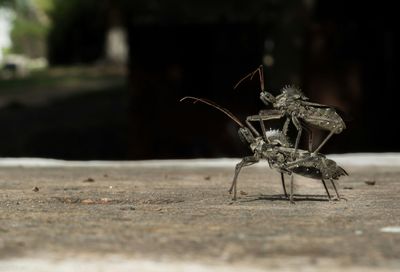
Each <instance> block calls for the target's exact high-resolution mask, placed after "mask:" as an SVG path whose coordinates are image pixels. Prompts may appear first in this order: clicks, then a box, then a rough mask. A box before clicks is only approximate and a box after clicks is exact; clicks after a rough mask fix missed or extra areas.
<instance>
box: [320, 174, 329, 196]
mask: <svg viewBox="0 0 400 272" xmlns="http://www.w3.org/2000/svg"><path fill="white" fill-rule="evenodd" d="M321 180H322V184H323V185H324V188H325V191H326V194H327V195H328V198H329V200H331V194H330V193H329V191H328V187H326V183H325V180H324V179H321Z"/></svg>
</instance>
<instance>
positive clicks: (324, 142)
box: [313, 130, 336, 154]
mask: <svg viewBox="0 0 400 272" xmlns="http://www.w3.org/2000/svg"><path fill="white" fill-rule="evenodd" d="M335 132H336V130H332V131H331V132H330V133H329V135H328V136H326V138H325V139H324V140H323V141H322V143H321V144H320V145H319V146H318V147H317V149H315V150H314V151H313V154H316V153H318V151H319V150H320V149H321V147H322V146H323V145H324V144H326V142H327V141H328V140H329V138H331V137H332V135H333V134H334V133H335Z"/></svg>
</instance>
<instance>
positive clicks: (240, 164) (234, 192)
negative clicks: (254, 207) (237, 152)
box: [229, 156, 258, 200]
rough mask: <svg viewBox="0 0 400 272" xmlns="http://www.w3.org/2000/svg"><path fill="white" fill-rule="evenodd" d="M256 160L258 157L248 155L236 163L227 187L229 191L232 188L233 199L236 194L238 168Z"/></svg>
mask: <svg viewBox="0 0 400 272" xmlns="http://www.w3.org/2000/svg"><path fill="white" fill-rule="evenodd" d="M257 162H258V159H256V158H255V157H253V156H248V157H244V158H243V159H242V160H241V161H240V162H239V163H238V164H236V168H235V175H234V177H233V181H232V185H231V187H230V188H229V193H230V194H231V193H232V190H233V200H236V195H237V178H238V176H239V173H240V170H242V168H243V167H246V166H249V165H252V164H255V163H257Z"/></svg>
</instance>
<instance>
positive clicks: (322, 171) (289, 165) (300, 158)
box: [180, 96, 347, 202]
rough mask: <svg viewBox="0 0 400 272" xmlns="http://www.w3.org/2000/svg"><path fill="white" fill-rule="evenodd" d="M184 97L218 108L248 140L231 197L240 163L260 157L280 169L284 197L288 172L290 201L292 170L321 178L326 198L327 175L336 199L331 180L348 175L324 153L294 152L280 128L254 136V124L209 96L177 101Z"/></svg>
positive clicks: (244, 139)
mask: <svg viewBox="0 0 400 272" xmlns="http://www.w3.org/2000/svg"><path fill="white" fill-rule="evenodd" d="M184 100H193V101H194V103H196V102H202V103H204V104H207V105H209V106H212V107H214V108H216V109H218V110H220V111H221V112H223V113H224V114H226V115H227V116H228V117H230V118H231V119H232V120H233V121H234V122H236V123H237V124H238V125H239V127H240V128H239V130H238V134H239V137H240V139H241V140H242V141H243V142H245V143H247V144H248V145H249V147H250V149H251V151H252V152H253V155H251V156H247V157H244V158H243V159H242V160H241V161H240V162H239V163H238V164H237V165H236V168H235V174H234V177H233V181H232V185H231V187H230V189H229V193H232V191H233V200H236V197H237V179H238V176H239V173H240V171H241V169H242V168H243V167H247V166H250V165H253V164H255V163H257V162H259V161H260V160H262V159H265V160H267V161H268V163H269V166H270V167H271V168H274V169H276V170H277V171H278V172H280V173H281V180H282V186H283V191H284V194H285V196H286V197H288V195H287V192H286V186H285V180H284V174H288V175H290V176H291V182H290V198H289V199H290V201H291V202H293V200H294V195H293V173H294V174H298V175H301V176H304V177H309V178H313V179H320V180H321V181H322V183H323V185H324V188H325V191H326V193H327V195H328V198H329V199H331V196H330V193H329V191H328V188H327V187H326V184H325V179H329V180H330V181H331V183H332V185H333V187H334V189H335V192H336V196H337V197H338V199H340V196H339V193H338V191H337V188H336V186H335V183H334V181H333V180H334V179H338V178H339V177H340V176H342V175H347V173H346V171H345V170H344V169H343V168H341V167H340V166H338V165H337V164H336V163H335V162H334V161H333V160H330V159H327V158H325V156H324V155H322V154H320V153H311V152H309V151H305V150H301V149H299V150H297V152H296V153H294V148H292V147H285V146H282V145H281V144H282V142H286V140H282V139H286V136H285V135H284V134H283V133H282V132H280V131H275V132H274V133H272V134H273V135H270V136H268V135H267V133H263V137H261V136H260V134H259V133H258V132H257V131H256V132H257V134H256V136H255V135H254V134H253V133H254V131H253V129H254V128H253V129H250V128H249V127H246V126H245V125H243V123H242V122H240V120H239V119H238V118H237V117H236V116H234V115H233V114H232V113H231V112H230V111H229V110H227V109H225V108H222V107H221V106H219V105H217V104H216V103H214V102H212V101H210V100H207V99H203V98H196V97H191V96H186V97H184V98H182V99H181V100H180V101H184ZM261 118H262V116H259V119H260V120H261ZM252 131H253V132H252ZM264 136H265V137H264ZM265 139H266V140H265ZM293 154H295V157H294V156H293Z"/></svg>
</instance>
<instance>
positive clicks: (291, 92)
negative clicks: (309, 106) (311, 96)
mask: <svg viewBox="0 0 400 272" xmlns="http://www.w3.org/2000/svg"><path fill="white" fill-rule="evenodd" d="M282 93H283V94H285V95H287V96H289V97H291V96H292V97H298V98H301V99H303V100H307V99H308V97H306V96H305V95H304V93H303V92H302V91H301V89H300V88H299V87H297V86H295V85H285V86H284V87H283V88H282Z"/></svg>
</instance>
